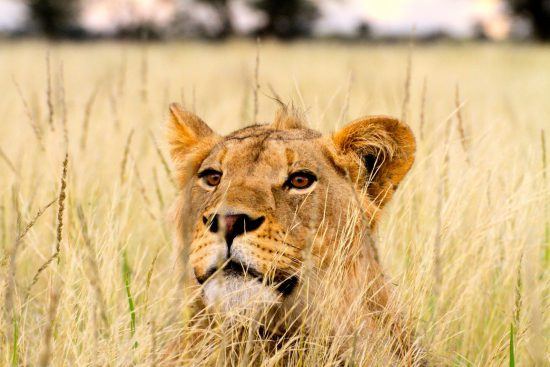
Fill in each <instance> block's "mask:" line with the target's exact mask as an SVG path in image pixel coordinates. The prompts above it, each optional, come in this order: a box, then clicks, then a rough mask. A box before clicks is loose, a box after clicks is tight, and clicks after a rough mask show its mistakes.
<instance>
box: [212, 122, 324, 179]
mask: <svg viewBox="0 0 550 367" xmlns="http://www.w3.org/2000/svg"><path fill="white" fill-rule="evenodd" d="M324 144H325V142H324V140H323V139H322V136H321V134H320V133H318V132H316V131H314V130H308V129H295V130H272V129H267V128H264V127H256V128H251V129H244V130H239V131H238V132H237V133H234V134H231V135H229V136H227V137H225V138H224V139H223V140H222V142H220V144H218V145H217V146H216V147H215V148H214V149H213V150H212V152H211V153H210V155H209V157H208V158H207V159H206V160H205V162H204V163H205V165H211V164H219V165H221V166H223V168H225V169H227V170H230V171H234V172H236V171H239V172H241V173H242V171H243V170H244V171H246V173H247V174H259V175H266V176H278V175H280V174H283V173H286V172H287V171H288V169H289V168H290V167H292V166H293V165H296V164H298V165H305V166H306V167H300V168H309V169H312V170H314V169H316V168H318V167H319V165H322V163H323V162H324V161H326V157H324V153H323V152H324V149H323V145H324ZM220 168H221V167H220Z"/></svg>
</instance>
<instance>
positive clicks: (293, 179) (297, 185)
mask: <svg viewBox="0 0 550 367" xmlns="http://www.w3.org/2000/svg"><path fill="white" fill-rule="evenodd" d="M316 180H317V177H315V175H314V174H312V173H310V172H305V171H302V172H296V173H293V174H291V175H290V176H289V177H288V180H287V181H286V183H285V186H287V187H288V188H294V189H299V190H303V189H307V188H308V187H310V186H311V185H313V183H314V182H315V181H316Z"/></svg>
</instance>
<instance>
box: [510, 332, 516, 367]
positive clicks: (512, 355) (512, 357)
mask: <svg viewBox="0 0 550 367" xmlns="http://www.w3.org/2000/svg"><path fill="white" fill-rule="evenodd" d="M515 366H516V355H515V351H514V324H513V323H511V324H510V367H515Z"/></svg>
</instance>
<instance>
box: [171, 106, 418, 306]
mask: <svg viewBox="0 0 550 367" xmlns="http://www.w3.org/2000/svg"><path fill="white" fill-rule="evenodd" d="M170 144H171V154H172V158H173V160H174V162H175V164H176V167H177V173H178V177H179V182H180V184H181V187H182V190H181V196H180V201H179V207H178V220H177V222H178V232H179V235H180V237H181V239H182V241H184V242H185V243H184V245H185V246H187V247H188V248H187V252H188V254H189V256H188V262H189V265H190V266H189V268H190V269H191V270H192V278H194V280H195V281H196V283H197V284H200V285H202V286H203V292H202V295H203V300H204V302H205V304H207V305H219V306H221V308H222V309H224V310H226V311H229V310H233V309H235V308H236V307H240V306H247V305H250V304H251V303H253V304H254V305H255V306H257V305H258V304H264V305H269V306H272V305H275V304H278V305H285V304H289V303H294V302H296V297H298V296H297V293H298V291H297V288H298V286H299V285H300V284H301V278H302V274H303V268H304V261H305V259H306V258H307V259H310V260H311V261H312V266H313V268H314V269H315V270H316V271H322V270H323V266H324V265H323V264H325V263H327V262H330V260H331V258H332V257H334V256H335V251H336V246H335V245H334V242H335V241H336V238H337V235H338V228H341V225H342V223H343V222H345V221H346V220H347V217H346V216H347V213H349V212H350V210H360V212H361V214H362V215H361V218H362V220H361V221H360V225H359V226H358V227H359V230H358V231H357V236H356V237H357V239H358V241H357V242H361V240H360V239H363V240H364V239H365V238H367V236H368V232H369V231H370V230H371V229H372V228H373V226H374V224H375V223H376V218H377V213H378V211H379V209H380V208H382V206H383V205H384V204H385V203H386V202H387V200H389V197H391V194H392V193H393V191H394V190H395V188H396V186H397V184H398V183H399V181H400V180H401V179H402V177H403V176H404V174H405V173H406V172H407V170H408V169H409V167H410V165H411V164H412V159H413V158H412V156H413V152H414V140H413V139H412V135H411V133H410V130H409V129H408V128H407V127H406V126H405V125H403V124H401V123H399V122H398V121H396V120H394V119H390V118H385V117H374V118H368V119H363V120H358V121H356V122H353V123H351V124H350V125H348V126H347V127H346V128H344V129H342V130H341V131H340V132H337V133H335V134H333V135H332V136H323V135H322V134H320V133H319V132H316V131H314V130H311V129H308V128H306V127H304V126H303V124H302V123H301V122H300V121H299V119H298V118H296V117H295V116H292V115H289V114H288V113H286V112H285V111H282V112H280V113H279V114H278V115H277V117H276V119H275V122H274V123H273V124H271V125H256V126H250V127H247V128H244V129H241V130H238V131H236V132H233V133H232V134H230V135H227V136H225V137H221V136H218V135H216V134H215V133H214V132H213V131H212V130H211V129H210V128H209V127H208V126H207V125H206V124H205V123H204V122H202V120H200V119H199V118H198V117H196V116H194V115H192V114H190V113H188V112H185V111H183V110H181V109H180V108H179V107H178V106H177V105H172V106H171V120H170ZM365 234H366V235H367V236H365ZM365 247H368V246H361V244H360V243H358V244H356V246H355V247H354V248H355V249H356V250H357V254H355V255H358V256H352V258H353V259H362V260H361V261H367V262H368V261H371V262H373V261H376V260H375V257H374V255H373V253H372V252H369V251H366V252H365V250H364V249H365ZM354 248H351V249H350V252H353V251H354ZM355 261H358V260H355ZM350 265H351V268H356V267H357V266H354V264H350Z"/></svg>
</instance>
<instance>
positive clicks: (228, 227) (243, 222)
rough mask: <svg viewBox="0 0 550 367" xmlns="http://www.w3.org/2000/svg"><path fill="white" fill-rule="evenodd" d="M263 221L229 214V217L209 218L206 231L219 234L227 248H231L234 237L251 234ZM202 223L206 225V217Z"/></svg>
mask: <svg viewBox="0 0 550 367" xmlns="http://www.w3.org/2000/svg"><path fill="white" fill-rule="evenodd" d="M264 221H265V217H258V218H255V219H254V218H252V217H250V216H249V215H247V214H229V215H218V214H216V215H214V216H213V217H211V220H210V225H209V227H208V229H209V230H210V232H212V233H218V232H221V233H222V234H223V236H224V238H225V242H226V243H227V247H231V245H232V244H233V240H234V239H235V237H237V236H240V235H241V234H244V233H249V232H253V231H255V230H256V229H258V228H260V226H261V225H262V223H263V222H264ZM203 222H204V223H205V224H207V223H208V222H209V221H208V219H207V218H206V217H204V218H203Z"/></svg>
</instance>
